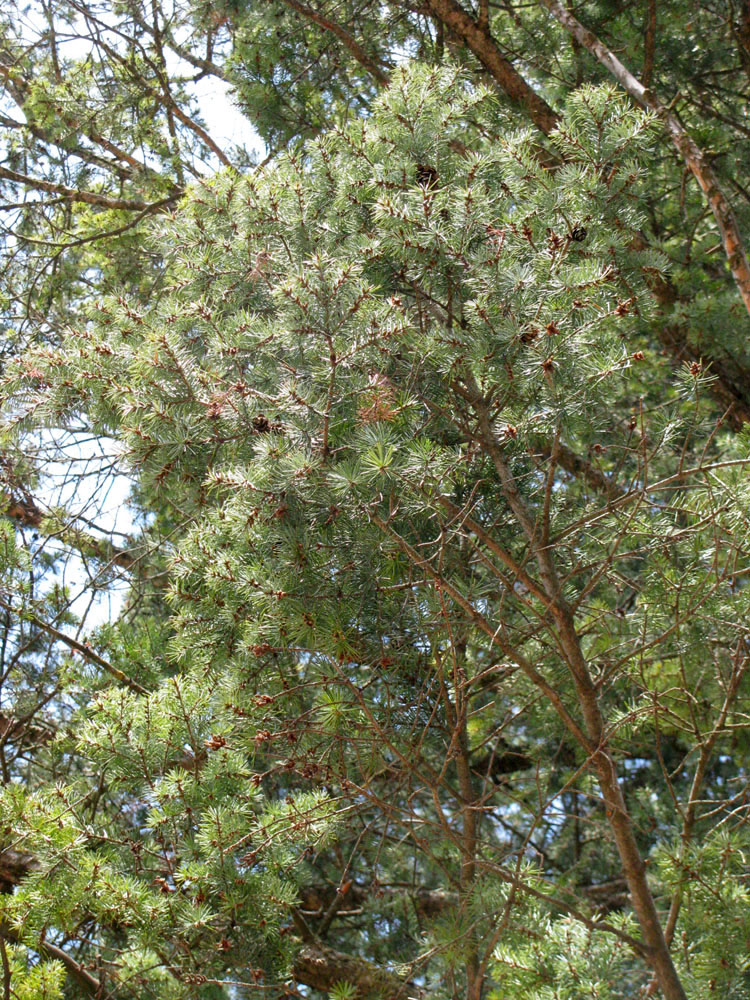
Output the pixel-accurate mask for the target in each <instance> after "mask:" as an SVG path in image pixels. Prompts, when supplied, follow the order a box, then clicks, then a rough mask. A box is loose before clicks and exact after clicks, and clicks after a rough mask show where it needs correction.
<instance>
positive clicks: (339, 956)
mask: <svg viewBox="0 0 750 1000" xmlns="http://www.w3.org/2000/svg"><path fill="white" fill-rule="evenodd" d="M292 974H293V975H294V978H295V979H296V980H297V982H298V983H302V984H303V985H304V986H310V987H312V988H313V989H315V990H322V991H324V992H327V991H329V990H331V989H332V988H333V987H334V986H335V984H336V983H338V982H341V980H346V981H347V982H350V983H354V984H355V985H356V987H357V997H358V998H361V1000H412V998H417V997H421V996H423V995H424V994H423V992H422V990H420V989H418V988H417V987H416V986H414V984H413V983H410V982H409V981H408V980H404V979H401V978H400V977H399V976H397V975H395V974H394V973H392V972H388V971H387V970H385V969H382V968H380V966H377V965H374V964H373V963H372V962H368V961H367V960H366V959H364V958H355V957H354V956H353V955H347V954H344V952H341V951H336V950H335V949H333V948H329V947H328V945H325V944H322V943H319V942H315V943H307V944H305V945H303V946H302V948H301V950H300V952H299V954H298V955H297V958H296V959H295V962H294V967H293V969H292Z"/></svg>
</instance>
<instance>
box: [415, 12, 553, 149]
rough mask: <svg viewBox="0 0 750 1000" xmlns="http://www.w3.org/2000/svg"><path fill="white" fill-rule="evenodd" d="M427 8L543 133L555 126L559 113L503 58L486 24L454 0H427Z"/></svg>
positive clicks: (548, 132)
mask: <svg viewBox="0 0 750 1000" xmlns="http://www.w3.org/2000/svg"><path fill="white" fill-rule="evenodd" d="M427 7H428V9H429V10H430V11H431V12H432V14H433V16H434V17H436V18H438V19H439V20H440V21H441V22H442V23H443V24H444V25H445V27H446V28H449V29H450V30H451V31H452V32H453V33H454V34H455V35H457V36H458V38H460V39H461V41H462V42H463V43H464V44H465V45H466V46H467V48H469V49H470V50H471V52H473V53H474V55H475V56H476V57H477V59H478V60H479V61H480V63H481V64H482V65H483V66H484V68H485V69H486V70H487V71H488V73H489V74H490V75H491V76H492V78H493V79H494V80H495V81H496V82H497V83H498V84H499V85H500V87H501V88H502V89H503V90H504V91H505V93H506V94H507V95H508V97H509V98H510V99H511V100H512V101H514V102H515V103H516V104H519V105H520V106H521V107H522V108H524V109H525V110H526V111H527V112H528V113H529V116H530V117H531V120H532V121H533V122H534V124H535V125H536V126H537V127H538V128H539V129H541V131H542V132H544V134H545V135H549V134H550V132H552V131H553V129H555V128H556V127H557V124H558V122H559V120H560V119H559V115H558V114H557V113H556V112H555V111H553V110H552V108H551V107H550V106H549V104H547V102H546V101H545V100H544V99H543V98H541V97H540V96H539V94H537V92H536V91H535V90H534V89H533V87H531V86H530V85H529V84H528V83H527V82H526V81H525V80H524V78H523V77H522V76H521V74H520V73H519V72H518V70H516V69H515V68H514V67H513V65H512V64H511V63H510V62H509V61H508V60H507V59H506V58H505V56H504V55H503V53H502V52H501V50H500V47H499V46H498V44H497V42H496V41H495V39H494V38H493V37H492V34H491V33H490V30H489V25H487V26H485V25H483V24H481V23H478V22H477V21H475V20H474V18H473V17H472V15H471V14H469V13H467V11H465V10H464V9H463V7H461V6H460V4H458V3H456V0H427Z"/></svg>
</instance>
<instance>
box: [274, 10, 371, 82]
mask: <svg viewBox="0 0 750 1000" xmlns="http://www.w3.org/2000/svg"><path fill="white" fill-rule="evenodd" d="M283 2H284V3H285V4H286V5H287V7H290V8H291V9H292V10H294V11H296V12H297V13H298V14H301V15H302V16H303V17H306V18H307V20H308V21H312V22H313V24H317V25H318V26H319V27H320V28H323V30H324V31H329V32H330V33H331V34H332V35H335V36H336V38H338V39H339V41H340V42H341V43H342V44H343V46H344V48H345V49H346V50H347V51H348V52H349V53H350V54H351V55H352V56H354V58H355V59H356V60H357V62H358V63H359V64H360V66H363V67H364V68H365V69H366V70H367V72H368V73H370V74H371V75H372V76H373V77H374V78H375V80H376V81H377V83H378V84H379V85H380V86H381V87H385V86H386V84H387V83H388V75H387V74H386V73H384V72H383V70H382V69H381V68H380V66H378V64H377V63H376V62H375V60H374V59H372V58H371V57H370V56H368V54H367V53H366V52H365V50H364V49H363V48H362V46H361V45H360V44H359V42H358V41H357V40H356V38H354V37H353V35H351V34H350V33H349V32H348V31H347V30H346V28H343V27H342V26H341V25H340V24H339V23H338V22H336V21H333V20H331V18H330V17H325V16H324V15H323V14H320V13H319V12H318V11H316V10H313V9H312V7H308V6H307V4H303V3H300V2H299V0H283Z"/></svg>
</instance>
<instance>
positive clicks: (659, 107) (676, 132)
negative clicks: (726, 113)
mask: <svg viewBox="0 0 750 1000" xmlns="http://www.w3.org/2000/svg"><path fill="white" fill-rule="evenodd" d="M442 2H447V0H442ZM541 2H542V3H543V4H544V5H545V7H546V8H547V10H549V12H550V14H552V16H553V17H554V18H555V19H556V20H558V21H559V22H560V24H562V26H563V27H564V28H566V29H567V30H568V31H569V32H570V33H571V34H572V35H573V36H574V38H576V39H577V40H578V42H580V44H581V45H583V47H584V48H585V49H586V50H587V51H588V52H590V53H591V55H592V56H594V58H595V59H597V60H598V61H599V62H600V63H601V65H602V66H604V67H605V68H606V69H607V70H609V72H610V73H611V74H612V76H613V77H614V78H615V79H616V80H617V82H618V83H619V84H620V86H621V87H623V88H624V89H625V90H626V91H627V92H628V94H630V96H631V97H632V98H633V99H634V100H635V101H637V102H638V104H640V105H641V106H642V107H644V108H648V109H649V110H650V111H653V112H654V113H655V114H656V115H657V116H658V117H659V118H660V119H661V121H662V122H663V123H664V126H665V128H666V130H667V132H668V133H669V136H670V138H671V139H672V142H673V143H674V145H675V147H676V149H677V151H678V152H679V153H680V155H681V156H682V158H683V160H684V161H685V163H686V164H687V166H688V168H689V169H690V171H691V173H692V174H693V176H694V177H695V179H696V180H697V181H698V184H699V185H700V187H701V190H702V191H703V193H704V195H705V196H706V200H707V201H708V204H709V206H710V208H711V211H712V212H713V215H714V219H715V220H716V225H717V227H718V230H719V235H720V236H721V242H722V244H723V246H724V252H725V253H726V256H727V260H728V261H729V267H730V269H731V271H732V275H733V277H734V280H735V283H736V285H737V288H738V289H739V293H740V295H741V296H742V301H743V302H744V303H745V308H746V309H747V311H748V312H749V313H750V264H749V263H748V259H747V255H746V254H745V248H744V245H743V243H742V237H741V235H740V231H739V227H738V225H737V220H736V218H735V215H734V211H733V209H732V206H731V205H730V203H729V201H728V200H727V199H726V197H725V196H724V194H723V193H722V191H721V189H720V187H719V182H718V180H717V178H716V175H715V174H714V172H713V170H712V169H711V165H710V164H709V162H708V159H707V158H706V156H705V154H704V152H703V150H702V149H701V148H700V147H699V146H698V145H697V143H695V142H694V141H693V139H691V137H690V136H689V135H688V133H687V132H686V131H685V129H684V128H683V127H682V125H681V124H680V122H679V121H678V120H677V118H676V117H675V116H674V115H673V114H672V112H671V111H670V110H669V108H666V107H665V106H664V105H663V104H662V103H661V102H660V101H659V100H658V99H657V97H656V96H655V95H654V94H653V93H652V91H650V90H649V89H648V88H647V87H644V85H643V84H642V83H641V82H640V80H638V79H636V77H634V76H633V74H632V73H630V72H629V71H628V70H627V69H626V68H625V66H623V64H622V63H621V62H620V60H619V59H618V58H617V56H616V55H615V54H614V53H613V52H611V51H610V50H609V49H608V48H607V47H606V45H604V43H603V42H602V41H601V40H600V39H599V38H597V36H596V35H595V34H593V32H591V31H589V30H588V28H584V26H583V25H582V24H581V23H580V21H578V20H576V18H575V17H573V15H572V14H571V13H570V12H569V11H568V10H566V8H565V7H563V6H562V4H561V3H559V0H541Z"/></svg>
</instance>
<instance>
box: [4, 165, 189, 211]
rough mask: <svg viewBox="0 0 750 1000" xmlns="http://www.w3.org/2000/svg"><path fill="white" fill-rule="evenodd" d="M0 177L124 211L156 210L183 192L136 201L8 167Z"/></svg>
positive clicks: (78, 200)
mask: <svg viewBox="0 0 750 1000" xmlns="http://www.w3.org/2000/svg"><path fill="white" fill-rule="evenodd" d="M0 179H2V180H6V181H13V182H14V183H15V184H23V185H25V186H26V187H28V188H31V189H32V190H37V191H46V192H47V193H48V194H56V195H59V196H60V197H61V198H65V199H67V200H68V201H76V202H84V203H85V204H87V205H97V206H98V207H99V208H109V209H120V210H122V211H126V212H158V211H160V210H161V209H162V208H164V207H165V206H166V205H169V204H170V203H172V202H174V201H177V199H178V198H180V197H182V194H183V191H182V190H181V189H176V190H175V191H174V192H173V193H172V194H170V195H168V196H167V197H166V198H161V199H160V200H159V201H155V202H148V201H138V200H136V199H131V198H110V197H109V195H105V194H97V193H96V192H95V191H83V190H81V189H79V188H71V187H67V186H66V185H65V184H56V183H55V182H53V181H46V180H44V179H43V178H41V177H32V176H30V175H29V174H21V173H19V172H18V171H17V170H9V169H8V167H0Z"/></svg>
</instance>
